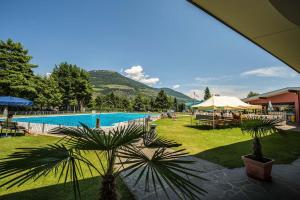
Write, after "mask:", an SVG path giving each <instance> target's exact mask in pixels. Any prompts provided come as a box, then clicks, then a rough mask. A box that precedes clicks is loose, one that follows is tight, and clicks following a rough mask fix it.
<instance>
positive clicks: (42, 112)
mask: <svg viewBox="0 0 300 200" xmlns="http://www.w3.org/2000/svg"><path fill="white" fill-rule="evenodd" d="M9 113H10V114H13V115H63V114H83V113H90V112H80V111H9Z"/></svg>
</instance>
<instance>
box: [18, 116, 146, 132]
mask: <svg viewBox="0 0 300 200" xmlns="http://www.w3.org/2000/svg"><path fill="white" fill-rule="evenodd" d="M148 116H149V114H140V113H101V114H82V115H64V116H45V117H20V118H14V119H13V121H16V122H30V123H45V124H54V125H65V126H79V125H80V123H84V124H86V125H88V126H89V127H90V128H95V127H96V119H97V118H100V125H101V126H113V125H114V124H115V123H119V122H126V121H130V120H135V119H139V118H144V117H148Z"/></svg>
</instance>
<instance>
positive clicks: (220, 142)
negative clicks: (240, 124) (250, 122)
mask: <svg viewBox="0 0 300 200" xmlns="http://www.w3.org/2000/svg"><path fill="white" fill-rule="evenodd" d="M155 123H156V124H157V125H158V127H157V131H158V134H159V135H160V136H163V137H166V138H168V139H172V140H175V141H177V142H179V143H181V144H182V146H181V147H179V148H185V149H186V150H187V151H188V152H189V153H190V154H191V155H194V156H196V157H199V158H203V159H205V160H209V161H211V162H214V163H217V164H220V165H223V166H225V167H229V168H234V167H241V166H243V163H242V160H241V156H242V155H245V154H249V153H251V145H252V141H251V137H250V136H249V135H244V134H242V133H241V130H240V129H239V128H227V129H219V130H203V129H201V128H199V127H197V126H191V118H190V117H179V118H178V119H177V120H172V119H162V120H158V121H156V122H155ZM262 145H263V152H264V154H265V155H266V156H267V157H270V158H274V159H275V160H276V161H275V162H276V164H287V163H291V162H292V161H294V160H295V159H297V158H298V157H300V133H296V132H289V133H288V132H286V134H285V135H284V136H282V135H279V134H276V135H271V136H266V137H264V138H263V139H262Z"/></svg>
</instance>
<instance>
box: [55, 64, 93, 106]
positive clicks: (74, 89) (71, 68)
mask: <svg viewBox="0 0 300 200" xmlns="http://www.w3.org/2000/svg"><path fill="white" fill-rule="evenodd" d="M51 76H52V77H53V78H54V79H55V80H56V81H57V82H58V85H59V88H60V91H61V93H62V94H63V105H64V107H65V108H66V109H68V110H70V108H71V105H70V104H74V102H76V104H77V107H78V108H79V110H82V109H83V107H84V106H86V105H87V104H89V102H90V101H91V98H92V92H93V90H92V85H91V83H90V81H89V74H88V72H87V71H85V70H84V69H81V68H80V67H78V66H76V65H72V64H68V63H66V62H64V63H61V64H59V65H56V66H55V68H54V70H53V72H52V74H51Z"/></svg>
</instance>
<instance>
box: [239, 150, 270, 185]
mask: <svg viewBox="0 0 300 200" xmlns="http://www.w3.org/2000/svg"><path fill="white" fill-rule="evenodd" d="M251 157H252V155H250V154H249V155H245V156H242V159H243V161H244V165H245V169H246V173H247V175H248V176H249V177H251V178H256V179H260V180H264V181H271V179H272V177H271V171H272V165H273V162H274V160H272V159H268V158H265V162H260V161H257V160H254V159H252V158H251Z"/></svg>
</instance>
